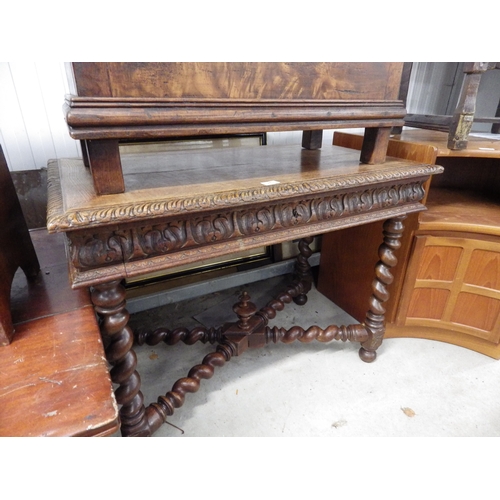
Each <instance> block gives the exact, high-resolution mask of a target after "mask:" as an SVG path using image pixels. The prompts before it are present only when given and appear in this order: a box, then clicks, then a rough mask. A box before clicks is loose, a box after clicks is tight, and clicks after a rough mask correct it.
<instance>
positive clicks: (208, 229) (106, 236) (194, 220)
mask: <svg viewBox="0 0 500 500" xmlns="http://www.w3.org/2000/svg"><path fill="white" fill-rule="evenodd" d="M423 196H424V190H423V188H422V185H421V183H420V182H415V183H411V184H401V185H393V186H384V187H380V188H376V189H370V190H365V191H359V192H355V193H341V194H336V195H332V196H323V197H317V198H310V199H303V200H299V201H291V202H288V203H277V204H272V205H269V206H264V207H263V206H259V207H251V208H245V209H239V210H234V211H226V212H217V213H207V214H203V215H197V216H193V217H190V218H179V219H173V220H166V221H163V222H159V223H157V224H149V225H136V226H134V227H132V228H131V229H128V230H120V231H110V232H102V233H95V234H92V235H91V236H87V237H86V238H85V239H80V241H78V242H76V241H75V242H74V243H75V245H74V247H75V248H74V252H73V254H72V257H73V263H74V265H75V267H76V268H78V269H89V268H92V267H99V266H102V265H106V264H109V263H111V262H119V261H120V262H121V261H123V262H130V261H134V260H140V259H144V258H147V257H154V256H157V255H164V254H168V253H175V252H177V251H179V250H181V249H182V250H184V249H187V248H193V247H203V246H206V245H210V244H212V243H217V242H222V241H228V240H231V239H236V238H241V237H243V238H244V237H251V236H255V235H257V234H263V233H267V232H270V231H278V230H286V229H287V228H292V227H296V226H301V225H306V224H311V223H316V222H322V221H327V220H331V219H335V218H343V217H349V216H354V215H357V214H361V213H367V212H372V211H376V210H380V209H386V208H390V207H396V206H398V205H402V204H407V203H410V202H414V201H419V200H421V199H422V198H423ZM122 259H123V260H122Z"/></svg>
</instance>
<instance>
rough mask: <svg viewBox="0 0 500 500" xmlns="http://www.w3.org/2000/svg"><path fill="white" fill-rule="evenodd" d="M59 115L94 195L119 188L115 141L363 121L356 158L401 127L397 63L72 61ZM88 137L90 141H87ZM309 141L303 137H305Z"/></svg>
mask: <svg viewBox="0 0 500 500" xmlns="http://www.w3.org/2000/svg"><path fill="white" fill-rule="evenodd" d="M73 67H74V73H75V79H76V90H77V94H78V95H77V96H73V95H72V96H67V99H66V103H65V117H66V122H67V124H68V128H69V132H70V135H71V137H73V138H74V139H77V140H82V141H84V142H86V143H87V144H86V145H84V147H83V150H84V154H85V153H88V154H86V156H85V158H86V164H87V165H88V166H90V170H91V172H92V175H93V178H94V184H95V191H96V193H97V194H99V195H106V194H116V193H121V192H123V191H124V190H126V187H125V186H124V180H123V175H122V166H121V163H120V157H119V153H118V145H117V143H116V141H117V140H124V139H127V140H138V139H160V138H165V137H181V136H183V137H186V136H200V135H212V134H217V135H220V134H237V133H262V132H268V131H286V130H301V131H304V132H305V133H306V134H309V133H310V132H312V131H314V132H315V133H318V131H321V130H323V129H330V128H346V127H366V128H367V130H368V131H369V132H368V133H369V134H370V135H369V136H367V140H366V141H365V144H364V145H363V148H362V153H361V159H362V161H363V162H365V163H382V162H383V161H384V159H385V154H386V149H387V140H388V134H389V130H390V129H391V128H392V127H395V126H402V125H403V123H404V121H403V119H404V117H405V114H406V110H405V109H404V106H403V103H402V101H401V100H400V99H398V94H399V82H400V79H401V74H402V69H403V64H402V63H380V62H371V63H297V62H294V63H73ZM92 141H96V144H93V143H92ZM307 142H309V141H308V140H307V139H306V143H307Z"/></svg>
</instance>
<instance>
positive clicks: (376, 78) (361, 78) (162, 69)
mask: <svg viewBox="0 0 500 500" xmlns="http://www.w3.org/2000/svg"><path fill="white" fill-rule="evenodd" d="M402 69H403V64H402V63H383V62H382V63H379V62H370V63H334V62H323V63H312V62H309V63H299V62H293V63H284V62H283V63H276V62H266V63H256V62H232V63H224V62H215V63H209V62H203V63H194V62H191V63H181V62H175V63H166V62H162V63H159V62H156V63H152V62H108V63H105V62H99V63H95V62H76V63H73V70H74V74H75V81H76V86H77V91H78V95H79V96H81V97H155V98H164V97H168V98H190V99H272V100H281V99H346V100H379V99H380V100H393V99H397V98H398V92H399V83H400V79H401V73H402Z"/></svg>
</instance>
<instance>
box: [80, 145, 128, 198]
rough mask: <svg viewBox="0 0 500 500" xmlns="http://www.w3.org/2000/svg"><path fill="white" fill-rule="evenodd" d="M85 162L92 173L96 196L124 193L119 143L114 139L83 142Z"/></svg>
mask: <svg viewBox="0 0 500 500" xmlns="http://www.w3.org/2000/svg"><path fill="white" fill-rule="evenodd" d="M85 146H86V155H85V154H84V161H87V163H88V165H89V166H90V169H91V171H92V178H93V180H94V189H95V192H96V194H98V195H102V194H117V193H123V192H124V191H125V182H124V180H123V172H122V163H121V159H120V150H119V143H118V140H116V139H99V140H97V139H96V140H88V141H85Z"/></svg>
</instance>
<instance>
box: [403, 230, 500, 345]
mask: <svg viewBox="0 0 500 500" xmlns="http://www.w3.org/2000/svg"><path fill="white" fill-rule="evenodd" d="M398 322H399V323H401V324H403V325H407V326H411V325H422V326H430V327H433V326H434V327H439V328H447V329H449V330H452V331H454V332H456V333H457V336H460V335H459V334H465V335H469V336H473V337H477V338H480V339H483V340H485V341H488V342H490V343H491V344H495V345H497V344H499V342H500V240H499V238H498V237H492V236H487V235H481V234H479V235H477V234H468V233H460V232H449V233H445V232H432V233H424V234H423V235H421V236H417V238H416V243H415V249H414V253H413V256H412V262H411V263H410V267H409V272H408V276H407V280H406V283H405V290H404V296H403V299H402V301H401V307H400V311H399V318H398Z"/></svg>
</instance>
